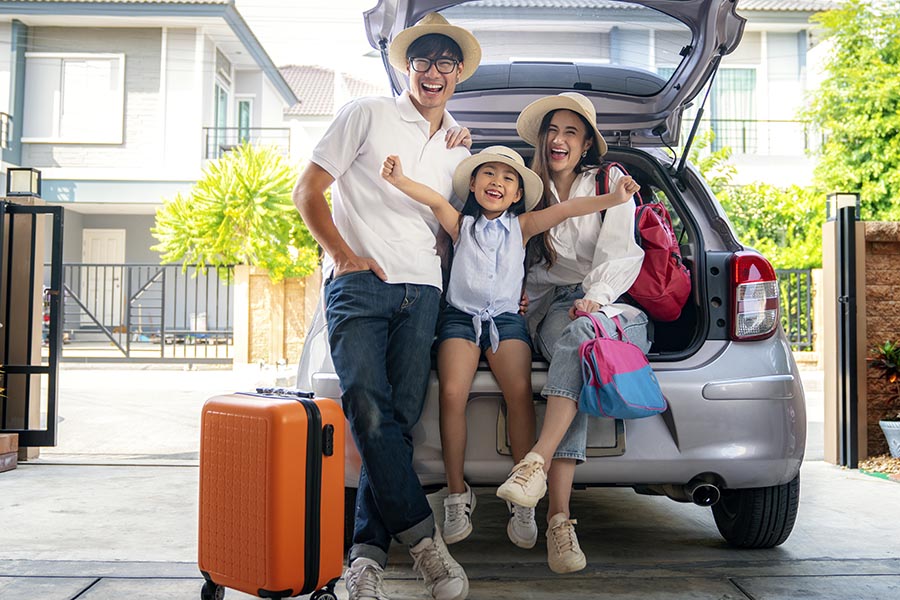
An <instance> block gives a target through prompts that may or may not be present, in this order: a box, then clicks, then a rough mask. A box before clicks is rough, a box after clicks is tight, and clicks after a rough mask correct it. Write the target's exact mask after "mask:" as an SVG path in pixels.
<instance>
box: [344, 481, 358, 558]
mask: <svg viewBox="0 0 900 600" xmlns="http://www.w3.org/2000/svg"><path fill="white" fill-rule="evenodd" d="M355 523H356V488H352V487H345V488H344V552H347V550H349V549H350V546H352V545H353V525H354V524H355Z"/></svg>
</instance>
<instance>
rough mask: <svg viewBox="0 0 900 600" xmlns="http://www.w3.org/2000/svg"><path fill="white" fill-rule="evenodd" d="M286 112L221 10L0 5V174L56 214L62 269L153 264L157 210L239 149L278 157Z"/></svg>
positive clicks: (210, 5) (182, 3) (255, 52)
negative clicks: (25, 185) (59, 213)
mask: <svg viewBox="0 0 900 600" xmlns="http://www.w3.org/2000/svg"><path fill="white" fill-rule="evenodd" d="M4 46H5V47H4ZM2 88H5V90H3V89H2ZM296 103H297V98H296V97H295V95H294V93H293V91H292V90H291V88H290V87H289V86H288V85H287V83H286V82H285V80H284V78H283V77H282V76H281V74H280V73H279V72H278V69H277V68H276V67H275V65H274V64H273V63H272V61H271V60H270V59H269V57H268V55H267V54H266V51H265V49H264V48H263V47H262V46H261V45H260V43H259V41H258V40H257V39H256V38H255V37H254V35H253V32H252V31H251V30H250V29H249V27H248V26H247V24H246V23H245V22H244V20H243V18H242V17H241V15H240V14H239V13H238V11H237V10H236V9H235V7H234V4H233V2H231V1H230V0H179V2H172V1H170V0H156V1H154V0H149V1H143V0H120V1H100V0H87V1H84V0H79V1H68V0H52V1H33V0H18V1H0V113H3V114H5V115H6V116H5V117H3V118H5V119H8V121H9V123H10V126H9V128H8V129H9V139H8V141H7V143H6V147H4V149H3V154H2V160H3V168H4V170H5V168H6V167H8V166H10V165H12V166H28V167H34V168H36V169H38V170H40V171H41V173H42V177H43V186H42V197H43V198H44V200H46V201H47V202H48V203H59V204H61V205H63V206H65V208H66V210H65V247H64V260H65V262H73V263H78V262H84V263H110V264H120V263H158V262H159V257H158V255H157V254H156V253H155V252H153V251H151V250H150V246H152V245H153V244H154V243H155V240H154V239H153V238H152V237H151V235H150V228H151V227H152V225H153V220H154V217H153V214H154V211H155V208H156V207H157V206H159V205H160V204H161V201H162V199H164V198H172V197H174V196H175V195H176V194H177V193H179V192H180V193H185V192H187V191H188V190H190V188H191V186H192V184H193V183H194V182H195V181H196V180H197V179H198V178H199V177H200V174H201V169H202V167H203V166H204V164H205V162H206V161H207V160H208V159H210V158H215V157H217V156H219V155H220V154H221V152H222V151H223V150H225V149H227V148H229V147H230V146H232V145H234V144H236V143H238V142H239V141H240V140H242V139H250V140H253V141H264V142H267V143H274V144H276V145H280V146H282V147H283V148H284V150H285V153H287V152H288V151H289V144H290V136H289V131H288V129H287V128H285V127H284V124H283V116H282V112H283V110H284V108H285V107H288V106H292V105H294V104H296Z"/></svg>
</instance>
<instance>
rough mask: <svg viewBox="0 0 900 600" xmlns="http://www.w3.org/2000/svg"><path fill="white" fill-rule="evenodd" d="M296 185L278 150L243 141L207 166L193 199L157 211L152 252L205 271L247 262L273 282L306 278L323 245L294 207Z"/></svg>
mask: <svg viewBox="0 0 900 600" xmlns="http://www.w3.org/2000/svg"><path fill="white" fill-rule="evenodd" d="M296 181H297V173H296V171H295V170H294V169H293V168H292V167H291V166H290V165H289V164H288V163H287V161H286V160H285V159H284V158H283V157H282V156H281V155H280V154H279V153H278V151H277V150H275V149H274V148H270V147H254V146H252V145H250V144H249V143H244V144H242V145H241V146H239V147H237V148H235V149H234V150H232V151H230V152H228V153H227V154H225V155H224V156H222V158H220V159H218V160H215V161H212V162H210V163H209V164H208V165H207V167H206V168H205V169H204V171H203V177H202V178H201V179H200V180H199V181H198V182H197V183H196V184H195V185H194V187H193V189H192V190H191V193H190V194H189V195H187V196H182V195H181V194H178V195H176V196H175V198H173V199H172V200H167V201H164V203H163V206H162V207H160V208H159V209H157V211H156V225H155V227H154V228H153V229H151V233H152V234H153V236H154V237H155V238H156V239H157V240H159V244H157V245H155V246H153V248H152V249H153V250H155V251H157V252H159V253H160V254H161V255H162V257H161V258H162V261H163V262H168V263H171V262H181V263H182V264H183V265H184V266H185V267H187V266H188V265H195V266H197V267H199V268H200V269H201V270H205V269H206V268H208V267H214V268H220V267H223V266H226V265H234V264H249V265H254V266H258V267H263V268H265V269H267V270H268V272H269V277H270V278H271V279H272V280H273V281H279V280H281V279H282V278H284V277H303V276H305V275H308V274H310V273H311V272H312V271H313V270H314V269H315V267H316V264H317V263H318V246H317V245H316V242H315V240H314V239H313V237H312V235H310V233H309V230H308V229H307V228H306V225H305V224H304V223H303V221H302V220H301V219H300V214H299V213H298V212H297V209H296V208H295V207H294V205H293V203H292V201H291V191H292V189H293V186H294V183H295V182H296Z"/></svg>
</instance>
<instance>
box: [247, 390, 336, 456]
mask: <svg viewBox="0 0 900 600" xmlns="http://www.w3.org/2000/svg"><path fill="white" fill-rule="evenodd" d="M256 393H257V394H265V395H267V396H284V397H286V398H297V399H298V400H312V399H313V398H314V397H315V394H313V393H312V392H305V391H303V390H297V389H291V388H281V387H258V388H256ZM322 455H323V456H332V455H334V425H325V426H324V427H323V428H322Z"/></svg>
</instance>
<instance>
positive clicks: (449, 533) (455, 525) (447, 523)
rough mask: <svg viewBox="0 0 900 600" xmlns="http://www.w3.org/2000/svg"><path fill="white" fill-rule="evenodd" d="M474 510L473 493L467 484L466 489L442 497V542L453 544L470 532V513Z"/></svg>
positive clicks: (467, 535)
mask: <svg viewBox="0 0 900 600" xmlns="http://www.w3.org/2000/svg"><path fill="white" fill-rule="evenodd" d="M473 512H475V493H474V492H473V491H472V488H470V487H469V484H468V483H467V484H466V491H465V492H462V493H460V494H450V495H449V496H447V497H446V498H444V529H443V534H444V542H446V543H448V544H455V543H456V542H461V541H463V540H464V539H466V538H467V537H469V534H470V533H472V513H473Z"/></svg>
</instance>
